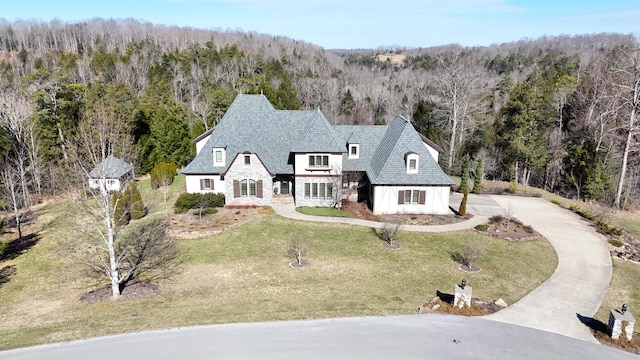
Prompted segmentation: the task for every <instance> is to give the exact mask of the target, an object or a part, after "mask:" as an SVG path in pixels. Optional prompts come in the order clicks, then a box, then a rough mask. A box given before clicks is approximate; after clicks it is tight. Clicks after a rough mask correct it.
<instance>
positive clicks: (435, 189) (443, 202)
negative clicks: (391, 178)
mask: <svg viewBox="0 0 640 360" xmlns="http://www.w3.org/2000/svg"><path fill="white" fill-rule="evenodd" d="M400 190H403V191H406V190H419V191H426V198H425V204H424V205H421V204H401V205H399V204H398V192H399V191H400ZM449 192H450V188H449V187H448V186H380V185H378V186H373V196H372V198H371V201H372V202H373V213H374V214H376V215H380V214H449V213H451V211H450V210H449Z"/></svg>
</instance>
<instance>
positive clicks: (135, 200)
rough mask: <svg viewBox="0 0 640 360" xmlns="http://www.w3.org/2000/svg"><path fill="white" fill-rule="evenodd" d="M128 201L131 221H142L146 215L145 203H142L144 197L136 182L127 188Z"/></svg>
mask: <svg viewBox="0 0 640 360" xmlns="http://www.w3.org/2000/svg"><path fill="white" fill-rule="evenodd" d="M126 199H127V203H128V204H127V205H128V208H129V215H130V216H131V219H133V220H136V219H140V218H142V217H144V216H145V215H146V210H145V208H144V202H143V201H142V195H141V194H140V191H139V190H138V186H136V183H135V182H132V183H131V185H129V187H127V190H126Z"/></svg>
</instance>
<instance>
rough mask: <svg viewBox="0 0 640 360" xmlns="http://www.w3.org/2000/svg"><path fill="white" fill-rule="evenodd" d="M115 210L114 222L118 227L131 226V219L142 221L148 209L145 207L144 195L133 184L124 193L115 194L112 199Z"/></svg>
mask: <svg viewBox="0 0 640 360" xmlns="http://www.w3.org/2000/svg"><path fill="white" fill-rule="evenodd" d="M111 199H112V200H111V201H112V202H113V204H114V206H115V209H114V221H115V223H116V225H117V226H124V225H127V224H129V221H131V219H134V220H135V219H140V218H143V217H144V216H145V215H147V212H148V210H147V208H145V207H144V202H143V201H142V195H141V194H140V191H139V190H138V187H137V186H136V183H135V182H133V183H131V185H129V186H128V187H127V188H126V189H125V190H124V191H119V192H115V193H113V195H112V198H111Z"/></svg>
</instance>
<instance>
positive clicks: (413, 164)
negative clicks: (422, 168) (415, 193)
mask: <svg viewBox="0 0 640 360" xmlns="http://www.w3.org/2000/svg"><path fill="white" fill-rule="evenodd" d="M419 160H420V159H419V157H418V154H416V153H413V152H410V153H407V154H406V155H405V161H406V165H407V174H417V173H418V168H419V164H420V163H419Z"/></svg>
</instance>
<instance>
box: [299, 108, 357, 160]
mask: <svg viewBox="0 0 640 360" xmlns="http://www.w3.org/2000/svg"><path fill="white" fill-rule="evenodd" d="M299 139H300V140H299V141H298V143H297V144H296V145H295V146H293V147H292V148H291V151H293V152H330V153H341V152H345V145H344V144H341V143H340V137H339V136H338V134H337V133H336V131H335V129H334V128H333V126H331V124H329V121H327V119H326V118H325V117H324V115H322V112H320V110H317V111H315V116H313V117H312V118H311V121H310V122H309V125H308V126H307V128H306V129H305V130H304V132H303V134H302V136H301V137H300V138H299Z"/></svg>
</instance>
